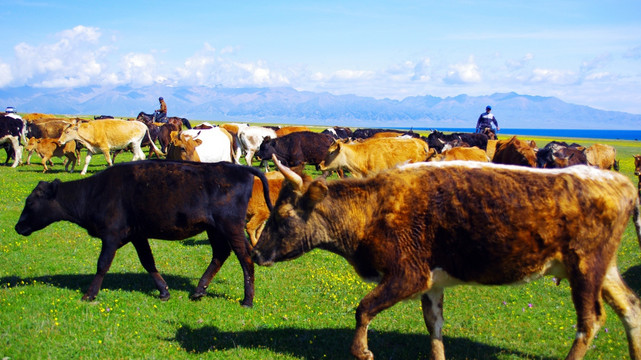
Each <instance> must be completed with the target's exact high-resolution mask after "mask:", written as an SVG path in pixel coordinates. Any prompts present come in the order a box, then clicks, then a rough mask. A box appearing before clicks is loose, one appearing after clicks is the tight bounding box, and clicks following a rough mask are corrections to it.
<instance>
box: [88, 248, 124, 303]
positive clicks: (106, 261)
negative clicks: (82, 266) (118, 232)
mask: <svg viewBox="0 0 641 360" xmlns="http://www.w3.org/2000/svg"><path fill="white" fill-rule="evenodd" d="M119 244H120V241H118V240H117V239H116V238H113V237H107V238H103V239H102V249H101V250H100V256H99V257H98V269H97V271H96V276H94V278H93V280H92V281H91V284H90V285H89V289H88V290H87V292H86V293H85V295H84V296H83V297H82V300H86V301H92V300H94V299H95V298H96V295H98V291H100V287H101V286H102V280H103V279H104V278H105V274H107V271H109V268H110V267H111V262H112V261H113V259H114V256H115V255H116V250H118V247H119Z"/></svg>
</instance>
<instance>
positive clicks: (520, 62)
mask: <svg viewBox="0 0 641 360" xmlns="http://www.w3.org/2000/svg"><path fill="white" fill-rule="evenodd" d="M533 59H534V55H533V54H532V53H527V54H525V55H524V56H523V57H522V58H520V59H508V60H507V61H506V62H505V65H506V66H507V67H508V69H512V70H518V69H522V68H524V67H525V66H527V64H529V63H530V62H531V61H532V60H533Z"/></svg>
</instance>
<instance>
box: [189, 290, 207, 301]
mask: <svg viewBox="0 0 641 360" xmlns="http://www.w3.org/2000/svg"><path fill="white" fill-rule="evenodd" d="M205 295H206V293H204V292H195V293H193V294H191V296H190V297H189V298H190V299H191V300H194V301H195V300H200V299H202V298H203V297H204V296H205Z"/></svg>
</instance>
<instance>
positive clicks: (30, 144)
mask: <svg viewBox="0 0 641 360" xmlns="http://www.w3.org/2000/svg"><path fill="white" fill-rule="evenodd" d="M39 142H40V139H38V138H35V137H30V138H29V140H28V141H27V146H25V148H24V149H25V150H27V151H33V150H35V149H36V145H37V144H38V143H39Z"/></svg>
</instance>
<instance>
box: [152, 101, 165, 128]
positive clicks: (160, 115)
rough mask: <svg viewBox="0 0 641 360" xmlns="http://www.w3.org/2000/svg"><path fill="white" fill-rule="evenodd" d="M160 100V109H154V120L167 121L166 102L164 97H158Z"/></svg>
mask: <svg viewBox="0 0 641 360" xmlns="http://www.w3.org/2000/svg"><path fill="white" fill-rule="evenodd" d="M158 101H159V102H160V109H158V110H156V111H154V122H160V123H166V122H167V104H166V103H165V99H163V98H162V96H161V97H159V98H158Z"/></svg>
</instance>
